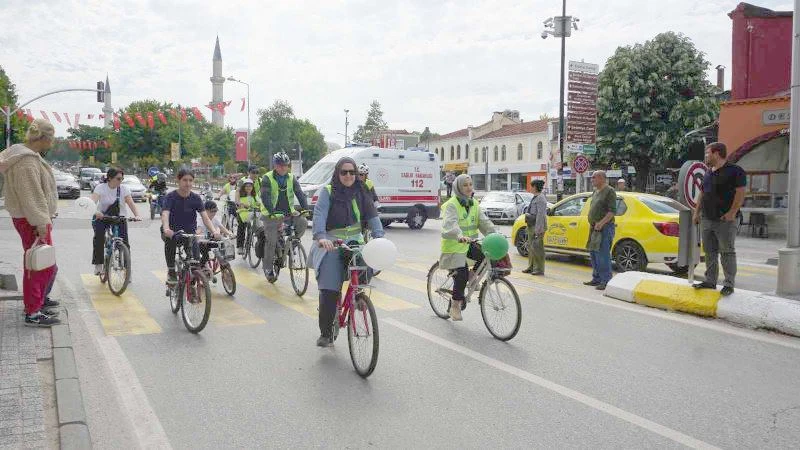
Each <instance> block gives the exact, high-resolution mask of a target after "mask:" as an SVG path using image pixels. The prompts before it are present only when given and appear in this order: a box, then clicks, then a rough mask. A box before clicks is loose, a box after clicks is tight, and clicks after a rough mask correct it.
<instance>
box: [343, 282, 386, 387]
mask: <svg viewBox="0 0 800 450" xmlns="http://www.w3.org/2000/svg"><path fill="white" fill-rule="evenodd" d="M348 319H349V320H348V323H347V344H348V345H349V347H350V359H351V360H352V361H353V367H354V368H355V369H356V373H358V375H360V376H361V377H362V378H367V377H368V376H370V375H371V374H372V372H373V371H374V370H375V366H376V365H377V364H378V348H379V340H378V316H377V315H375V307H374V306H372V301H371V300H370V299H369V296H367V294H365V293H363V292H359V293H358V294H356V298H355V299H354V301H353V309H352V310H351V311H350V317H349V318H348Z"/></svg>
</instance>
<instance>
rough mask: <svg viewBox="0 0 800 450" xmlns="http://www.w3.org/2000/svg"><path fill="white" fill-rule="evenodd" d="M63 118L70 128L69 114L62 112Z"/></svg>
mask: <svg viewBox="0 0 800 450" xmlns="http://www.w3.org/2000/svg"><path fill="white" fill-rule="evenodd" d="M64 120H66V121H67V125H69V126H70V128H71V127H72V121H71V120H69V114H67V113H64Z"/></svg>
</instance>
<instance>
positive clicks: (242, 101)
mask: <svg viewBox="0 0 800 450" xmlns="http://www.w3.org/2000/svg"><path fill="white" fill-rule="evenodd" d="M244 100H245V98H244V97H242V109H240V110H239V112H242V111H244Z"/></svg>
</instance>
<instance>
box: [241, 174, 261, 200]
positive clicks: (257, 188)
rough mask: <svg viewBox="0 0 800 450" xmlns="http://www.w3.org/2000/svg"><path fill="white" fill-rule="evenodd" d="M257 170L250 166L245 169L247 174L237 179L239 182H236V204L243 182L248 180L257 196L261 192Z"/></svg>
mask: <svg viewBox="0 0 800 450" xmlns="http://www.w3.org/2000/svg"><path fill="white" fill-rule="evenodd" d="M258 175H259V170H258V167H257V166H250V167H248V168H247V174H245V175H244V176H243V177H241V178H239V181H237V182H236V188H237V189H236V203H239V193H240V192H241V188H242V184H244V180H250V181H252V182H253V188H254V190H255V192H256V195H258V193H259V192H261V178H259V176H258Z"/></svg>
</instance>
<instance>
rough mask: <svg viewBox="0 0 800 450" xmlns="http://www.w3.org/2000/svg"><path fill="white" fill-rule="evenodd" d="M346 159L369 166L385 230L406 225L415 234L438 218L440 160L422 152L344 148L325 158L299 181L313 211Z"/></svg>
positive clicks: (417, 149)
mask: <svg viewBox="0 0 800 450" xmlns="http://www.w3.org/2000/svg"><path fill="white" fill-rule="evenodd" d="M345 156H349V157H350V158H353V159H354V160H355V161H356V165H360V164H362V163H365V164H366V165H367V166H369V178H370V179H371V180H372V182H373V183H374V184H375V193H376V194H377V195H378V200H379V201H380V207H379V208H378V213H379V214H380V217H381V222H383V226H384V227H386V226H388V225H389V224H391V223H392V222H405V223H406V224H408V227H409V228H411V229H413V230H417V229H420V228H422V226H423V225H425V221H426V220H428V219H429V218H434V219H438V218H439V157H438V156H437V155H436V154H435V153H432V152H429V151H427V150H426V149H424V148H414V149H407V150H397V149H393V148H379V147H347V148H343V149H341V150H336V151H333V152H331V153H329V154H327V155H325V157H324V158H322V159H320V160H319V161H318V162H317V163H316V164H314V166H313V167H311V168H310V169H309V170H308V172H306V173H304V174H303V176H301V177H300V178H299V179H298V181H299V182H300V186H301V187H302V188H303V192H305V194H306V196H307V197H308V202H309V207H311V208H312V209H313V205H314V204H315V203H316V202H317V195H316V194H317V191H318V190H319V189H320V188H322V187H324V186H325V185H327V184H328V183H330V181H331V176H332V175H333V169H334V166H335V165H336V162H337V161H339V159H341V158H343V157H345Z"/></svg>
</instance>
